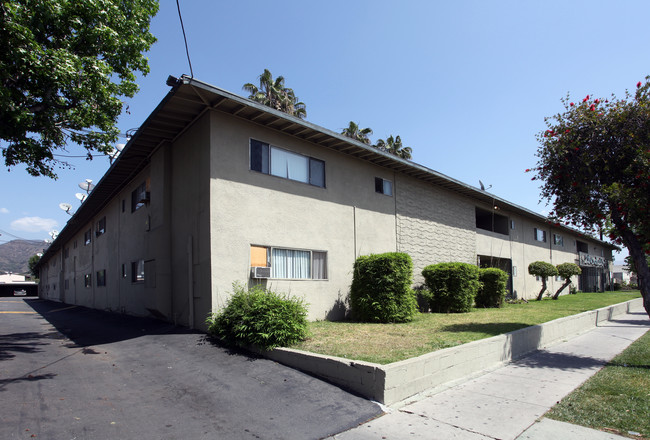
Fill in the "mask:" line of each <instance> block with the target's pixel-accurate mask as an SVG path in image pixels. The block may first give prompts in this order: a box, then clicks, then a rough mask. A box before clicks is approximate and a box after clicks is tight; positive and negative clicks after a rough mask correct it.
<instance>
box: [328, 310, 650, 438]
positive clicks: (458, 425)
mask: <svg viewBox="0 0 650 440" xmlns="http://www.w3.org/2000/svg"><path fill="white" fill-rule="evenodd" d="M648 329H650V320H649V319H648V316H647V315H646V313H645V312H644V311H637V312H632V313H627V314H623V315H620V316H618V317H617V318H616V319H614V320H612V321H608V322H604V323H603V324H602V325H600V326H599V327H596V328H595V329H593V330H591V331H589V332H587V333H585V334H582V335H580V336H577V337H575V338H573V339H571V340H568V341H566V342H563V343H560V344H558V345H555V346H553V347H550V348H547V349H545V350H539V351H536V352H534V353H532V354H531V355H530V356H527V357H525V358H523V359H520V360H518V361H516V362H512V363H510V364H507V365H504V366H502V367H500V368H497V369H494V370H492V371H489V372H486V373H485V374H483V375H481V376H479V377H476V378H474V379H470V380H467V381H465V382H462V383H459V384H456V385H454V386H447V387H445V388H442V387H441V388H438V389H434V390H431V391H429V392H428V393H422V394H420V395H418V396H416V397H415V398H411V399H408V400H407V401H405V402H401V403H400V404H398V405H394V406H393V408H391V409H389V410H388V413H387V414H386V415H384V416H382V417H379V418H377V419H375V420H373V421H370V422H367V423H364V424H362V425H360V426H358V427H357V428H354V429H352V430H349V431H346V432H343V433H341V434H337V435H335V436H333V437H330V439H336V440H348V439H354V440H357V439H386V440H394V439H404V438H413V439H468V440H470V439H472V440H473V439H503V440H509V439H520V440H523V439H530V440H533V439H534V440H541V439H559V438H561V439H570V440H578V439H585V440H586V439H590V440H591V439H595V440H601V439H602V440H606V439H622V438H624V437H619V436H616V435H612V434H609V433H605V432H600V431H594V430H591V429H587V428H583V427H578V426H575V425H570V424H566V423H562V422H557V421H554V420H550V419H542V420H541V421H538V420H539V419H540V417H542V416H543V415H544V414H545V413H546V412H547V411H548V410H549V409H550V408H551V407H552V406H554V405H555V404H556V403H557V402H558V401H560V400H561V399H562V398H563V397H564V396H566V395H567V394H569V393H571V391H573V390H574V389H575V388H577V387H578V386H580V385H581V384H582V383H583V382H584V381H586V380H587V379H588V378H589V377H591V376H592V375H594V374H595V373H596V372H598V371H599V370H600V369H601V368H602V367H603V366H604V365H605V363H606V362H608V361H609V360H610V359H612V358H613V357H614V356H616V355H617V354H619V353H620V352H622V351H623V350H625V349H626V348H627V347H628V346H629V345H630V344H631V343H632V342H634V341H635V340H636V339H638V338H639V337H641V336H642V335H643V334H644V333H645V332H646V331H647V330H648Z"/></svg>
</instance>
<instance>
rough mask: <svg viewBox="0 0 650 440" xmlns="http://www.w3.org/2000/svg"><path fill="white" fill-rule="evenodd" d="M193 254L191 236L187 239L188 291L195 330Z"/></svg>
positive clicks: (192, 326) (190, 324)
mask: <svg viewBox="0 0 650 440" xmlns="http://www.w3.org/2000/svg"><path fill="white" fill-rule="evenodd" d="M192 254H193V252H192V236H191V235H190V236H189V237H188V239H187V280H188V286H187V287H188V289H187V291H188V292H189V311H190V319H189V321H190V322H189V327H190V329H194V276H193V274H192V272H193V270H192V269H193V266H194V264H193V262H192Z"/></svg>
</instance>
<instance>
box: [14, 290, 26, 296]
mask: <svg viewBox="0 0 650 440" xmlns="http://www.w3.org/2000/svg"><path fill="white" fill-rule="evenodd" d="M14 296H27V291H26V290H25V289H20V290H14Z"/></svg>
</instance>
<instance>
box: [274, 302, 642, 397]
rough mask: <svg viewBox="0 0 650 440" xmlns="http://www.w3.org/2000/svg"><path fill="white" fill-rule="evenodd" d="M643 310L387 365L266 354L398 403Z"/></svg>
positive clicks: (593, 314)
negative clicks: (619, 316)
mask: <svg viewBox="0 0 650 440" xmlns="http://www.w3.org/2000/svg"><path fill="white" fill-rule="evenodd" d="M641 309H643V298H637V299H633V300H630V301H626V302H623V303H620V304H615V305H612V306H608V307H603V308H601V309H596V310H591V311H588V312H583V313H580V314H577V315H572V316H566V317H564V318H559V319H556V320H553V321H549V322H546V323H543V324H538V325H534V326H531V327H526V328H522V329H519V330H515V331H512V332H509V333H505V334H502V335H498V336H493V337H491V338H487V339H481V340H478V341H472V342H469V343H467V344H463V345H459V346H456V347H450V348H445V349H442V350H438V351H434V352H432V353H427V354H424V355H421V356H418V357H415V358H411V359H406V360H403V361H399V362H394V363H392V364H387V365H381V364H375V363H372V362H364V361H356V360H350V359H345V358H340V357H335V356H325V355H321V354H316V353H310V352H306V351H301V350H295V349H291V348H276V349H275V350H272V351H269V352H263V353H261V354H262V355H263V356H265V357H267V358H269V359H271V360H274V361H276V362H279V363H281V364H283V365H286V366H289V367H292V368H296V369H298V370H301V371H304V372H306V373H309V374H312V375H314V376H317V377H320V378H323V379H325V380H327V381H329V382H331V383H334V384H336V385H338V386H340V387H342V388H344V389H347V390H350V391H353V392H355V393H358V394H360V395H362V396H364V397H366V398H368V399H371V400H375V401H377V402H380V403H382V404H384V405H393V404H395V403H398V402H400V401H402V400H404V399H406V398H408V397H411V396H414V395H416V394H418V393H421V392H423V391H425V390H427V389H430V388H434V387H437V386H440V385H443V384H445V383H447V382H451V381H454V380H458V379H461V378H463V377H467V376H471V375H473V374H476V373H478V372H480V371H482V370H487V369H492V368H494V367H497V366H499V365H502V364H504V363H507V362H510V361H512V360H515V359H519V358H521V357H523V356H525V355H526V354H528V353H530V352H532V351H535V350H539V349H541V348H545V347H548V346H551V345H553V344H556V343H558V342H561V341H563V340H566V339H567V338H571V337H574V336H577V335H579V334H581V333H584V332H586V331H589V330H591V329H593V328H594V327H597V326H598V324H599V323H601V322H606V321H610V320H612V319H613V318H614V317H616V316H618V315H621V314H624V313H629V312H632V311H636V310H641Z"/></svg>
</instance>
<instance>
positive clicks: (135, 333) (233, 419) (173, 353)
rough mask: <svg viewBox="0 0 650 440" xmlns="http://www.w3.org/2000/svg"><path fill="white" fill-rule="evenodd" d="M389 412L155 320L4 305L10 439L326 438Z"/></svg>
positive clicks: (1, 432) (3, 378) (3, 409)
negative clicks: (383, 412)
mask: <svg viewBox="0 0 650 440" xmlns="http://www.w3.org/2000/svg"><path fill="white" fill-rule="evenodd" d="M380 414H382V411H381V409H380V407H379V406H378V405H376V404H374V403H372V402H369V401H368V400H365V399H363V398H360V397H357V396H355V395H352V394H350V393H347V392H345V391H343V390H341V389H339V388H337V387H335V386H333V385H330V384H328V383H326V382H323V381H322V380H319V379H316V378H313V377H311V376H309V375H306V374H303V373H300V372H298V371H296V370H292V369H290V368H287V367H284V366H282V365H280V364H277V363H275V362H273V361H269V360H266V359H261V358H257V357H255V356H251V355H248V354H246V353H243V352H233V351H231V350H228V349H226V348H223V347H221V346H219V345H215V344H214V343H212V342H211V341H210V340H209V339H207V338H206V336H205V335H204V334H201V333H197V332H192V331H189V330H186V329H182V328H179V327H174V326H173V325H170V324H167V323H164V322H161V321H156V320H151V319H142V318H134V317H129V316H124V315H119V314H111V313H106V312H101V311H97V310H91V309H87V308H84V307H77V306H69V305H65V304H60V303H55V302H51V301H45V300H40V299H37V298H31V299H30V298H27V299H24V298H20V299H19V298H1V299H0V438H3V439H30V438H38V439H57V440H58V439H135V438H137V439H301V440H303V439H319V438H323V437H327V436H330V435H333V434H336V433H339V432H342V431H345V430H347V429H350V428H352V427H354V426H356V425H358V424H359V423H362V422H364V421H366V420H368V419H371V418H373V417H376V416H378V415H380Z"/></svg>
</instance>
